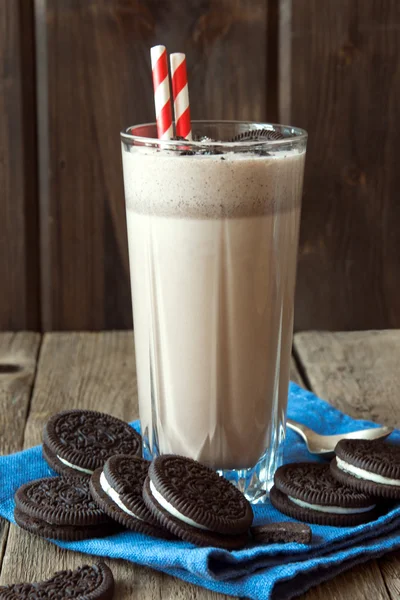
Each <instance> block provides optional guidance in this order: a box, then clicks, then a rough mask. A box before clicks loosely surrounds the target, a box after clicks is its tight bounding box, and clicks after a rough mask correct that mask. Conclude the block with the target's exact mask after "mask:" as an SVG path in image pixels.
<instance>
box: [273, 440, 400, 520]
mask: <svg viewBox="0 0 400 600" xmlns="http://www.w3.org/2000/svg"><path fill="white" fill-rule="evenodd" d="M335 455H336V456H335V458H334V459H333V460H332V462H331V463H330V464H321V463H292V464H288V465H284V466H283V467H280V468H279V469H278V470H277V471H276V473H275V478H274V484H275V485H274V486H273V488H272V489H271V494H270V499H271V503H272V504H273V505H274V506H275V508H277V509H278V510H279V511H281V512H282V513H284V514H286V515H288V516H290V517H293V518H294V519H299V520H301V521H306V522H308V523H315V524H318V525H332V526H336V527H351V526H355V525H359V524H361V523H365V522H367V521H371V520H373V519H376V518H377V517H378V516H379V515H380V514H382V513H383V512H384V511H385V509H387V503H388V501H395V500H400V446H395V445H392V444H390V443H387V442H383V441H380V440H373V441H372V440H341V441H340V442H339V443H338V445H337V446H336V448H335Z"/></svg>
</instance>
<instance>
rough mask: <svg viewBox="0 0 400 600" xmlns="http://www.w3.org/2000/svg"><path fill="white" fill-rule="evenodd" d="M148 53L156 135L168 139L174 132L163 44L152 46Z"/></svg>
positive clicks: (161, 138)
mask: <svg viewBox="0 0 400 600" xmlns="http://www.w3.org/2000/svg"><path fill="white" fill-rule="evenodd" d="M150 55H151V68H152V70H153V87H154V105H155V109H156V121H157V135H158V138H159V139H160V140H170V139H171V138H172V136H173V134H174V133H173V128H172V110H171V99H170V92H169V78H168V59H167V51H166V49H165V46H153V48H151V50H150Z"/></svg>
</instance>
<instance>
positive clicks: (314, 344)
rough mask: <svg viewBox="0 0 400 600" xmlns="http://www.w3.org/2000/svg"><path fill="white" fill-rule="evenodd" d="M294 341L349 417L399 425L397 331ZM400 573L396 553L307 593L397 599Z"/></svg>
mask: <svg viewBox="0 0 400 600" xmlns="http://www.w3.org/2000/svg"><path fill="white" fill-rule="evenodd" d="M294 346H295V352H296V355H297V358H298V360H299V361H300V363H301V365H302V369H303V370H304V373H305V374H306V377H307V380H308V381H309V383H310V384H311V388H312V390H313V391H314V392H315V393H316V394H318V395H320V396H321V397H323V398H325V399H327V400H329V402H330V403H331V404H333V405H334V406H336V407H337V408H339V409H340V410H343V411H344V412H347V413H348V414H350V415H352V416H353V417H356V418H364V419H373V420H375V421H376V422H379V423H386V424H389V425H394V426H399V424H400V407H399V404H398V390H399V385H400V375H399V371H398V366H399V363H400V331H379V332H378V331H373V332H368V331H364V332H356V333H322V332H307V333H299V334H297V335H296V336H295V341H294ZM378 567H379V568H378ZM399 573H400V556H399V554H398V553H397V554H394V555H390V557H389V558H383V559H380V560H379V561H370V562H368V563H366V564H365V565H360V566H359V567H356V568H355V569H352V570H351V573H348V574H344V575H340V576H339V577H337V578H335V579H334V580H333V581H332V582H330V583H327V584H325V585H323V586H320V588H318V592H310V596H309V598H308V597H307V596H306V597H307V600H317V597H320V598H321V600H322V599H323V598H324V599H326V597H327V595H328V597H329V593H331V590H332V587H331V586H334V588H336V586H337V589H338V593H340V590H342V592H341V593H342V595H341V596H340V595H338V596H337V597H338V598H343V599H344V598H360V600H361V598H375V597H377V598H387V597H388V592H387V590H388V591H389V594H390V597H391V598H392V600H395V599H397V598H398V597H399V595H398V590H399ZM385 584H386V587H385ZM386 588H387V589H386ZM344 591H345V592H346V593H345V594H344ZM332 593H333V592H332ZM335 593H336V592H335ZM316 594H317V595H316ZM319 594H320V595H319ZM331 597H332V598H334V597H336V596H335V595H333V596H331Z"/></svg>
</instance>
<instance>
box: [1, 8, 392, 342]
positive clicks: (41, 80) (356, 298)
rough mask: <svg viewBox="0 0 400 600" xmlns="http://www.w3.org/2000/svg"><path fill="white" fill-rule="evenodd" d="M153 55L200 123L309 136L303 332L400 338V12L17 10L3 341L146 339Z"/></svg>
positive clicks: (10, 74)
mask: <svg viewBox="0 0 400 600" xmlns="http://www.w3.org/2000/svg"><path fill="white" fill-rule="evenodd" d="M154 43H165V44H166V45H167V47H168V49H169V51H178V50H181V51H186V52H187V55H188V61H189V62H188V68H189V78H190V91H191V107H192V114H193V117H194V118H235V119H242V118H243V119H260V120H270V121H284V122H290V123H292V124H295V125H298V126H301V127H305V128H306V129H307V130H308V131H309V134H310V141H309V152H308V162H307V171H306V179H305V191H304V202H303V215H302V225H301V242H300V252H299V268H298V284H297V296H296V329H298V330H299V329H310V328H313V329H318V328H324V329H342V330H346V329H371V328H385V327H400V301H399V298H400V277H399V266H400V258H399V257H400V199H399V190H400V168H399V166H398V155H399V151H398V144H399V142H398V140H397V138H398V134H399V132H400V2H399V1H398V0H323V1H321V0H293V1H292V0H185V1H184V2H183V1H176V0H1V1H0V193H1V196H2V197H1V201H0V281H1V293H0V328H1V329H11V330H17V329H37V330H52V329H58V330H64V329H67V330H68V329H94V330H99V329H108V328H126V327H131V325H132V317H131V306H130V290H129V274H128V254H127V240H126V233H125V214H124V201H123V188H122V175H121V160H120V146H119V135H118V132H119V130H120V129H121V128H122V127H123V126H126V125H128V124H133V123H135V122H141V121H148V120H153V107H152V87H151V78H150V77H151V76H150V64H149V47H150V46H151V45H152V44H154Z"/></svg>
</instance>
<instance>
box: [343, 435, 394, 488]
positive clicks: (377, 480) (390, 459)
mask: <svg viewBox="0 0 400 600" xmlns="http://www.w3.org/2000/svg"><path fill="white" fill-rule="evenodd" d="M335 454H336V457H335V458H334V459H333V460H332V462H331V472H332V475H333V476H334V477H335V479H337V480H338V481H340V482H342V483H344V484H345V485H348V486H350V487H351V488H353V489H355V490H360V491H362V492H364V493H366V494H371V495H373V496H375V497H377V498H387V499H393V500H400V446H399V445H395V444H390V443H388V442H384V441H382V440H340V442H339V443H338V444H337V446H336V448H335Z"/></svg>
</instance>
